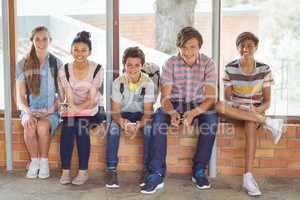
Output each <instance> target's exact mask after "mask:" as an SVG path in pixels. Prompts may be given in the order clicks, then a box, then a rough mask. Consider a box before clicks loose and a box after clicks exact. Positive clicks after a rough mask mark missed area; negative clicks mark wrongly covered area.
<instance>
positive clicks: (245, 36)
mask: <svg viewBox="0 0 300 200" xmlns="http://www.w3.org/2000/svg"><path fill="white" fill-rule="evenodd" d="M245 40H252V41H253V42H254V44H255V46H256V47H257V46H258V43H259V39H258V37H257V36H256V35H254V33H251V32H242V33H240V34H239V35H238V36H237V38H236V41H235V44H236V47H238V46H239V45H240V44H241V43H242V42H244V41H245Z"/></svg>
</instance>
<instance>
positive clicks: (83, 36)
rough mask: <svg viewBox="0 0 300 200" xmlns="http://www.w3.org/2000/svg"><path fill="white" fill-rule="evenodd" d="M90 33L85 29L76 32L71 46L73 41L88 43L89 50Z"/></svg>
mask: <svg viewBox="0 0 300 200" xmlns="http://www.w3.org/2000/svg"><path fill="white" fill-rule="evenodd" d="M90 38H91V34H90V33H89V32H87V31H81V32H79V33H77V34H76V37H75V38H74V39H73V42H72V45H71V46H73V45H74V44H75V43H79V42H82V43H85V44H86V45H88V47H89V50H90V51H91V50H92V41H91V39H90Z"/></svg>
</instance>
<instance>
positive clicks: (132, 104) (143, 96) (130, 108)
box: [111, 73, 155, 112]
mask: <svg viewBox="0 0 300 200" xmlns="http://www.w3.org/2000/svg"><path fill="white" fill-rule="evenodd" d="M121 83H123V85H124V89H123V94H121ZM111 98H112V100H113V101H114V102H116V103H119V104H121V112H144V103H154V101H155V95H154V84H153V82H152V80H151V79H150V78H149V77H148V76H147V75H146V74H144V73H142V74H141V78H140V80H139V82H138V83H137V87H136V89H135V91H130V90H129V85H128V82H127V80H126V77H125V75H124V74H123V75H121V76H119V77H118V78H117V79H116V80H114V82H113V86H112V96H111Z"/></svg>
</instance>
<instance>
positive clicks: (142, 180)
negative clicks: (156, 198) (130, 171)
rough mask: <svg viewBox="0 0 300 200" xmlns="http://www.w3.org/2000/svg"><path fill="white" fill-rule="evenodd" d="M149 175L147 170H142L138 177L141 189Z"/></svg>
mask: <svg viewBox="0 0 300 200" xmlns="http://www.w3.org/2000/svg"><path fill="white" fill-rule="evenodd" d="M149 175H150V173H149V170H148V169H147V168H144V169H143V171H142V174H141V177H140V187H143V186H144V185H145V184H146V182H147V177H148V176H149Z"/></svg>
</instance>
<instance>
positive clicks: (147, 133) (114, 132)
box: [106, 112, 151, 169]
mask: <svg viewBox="0 0 300 200" xmlns="http://www.w3.org/2000/svg"><path fill="white" fill-rule="evenodd" d="M143 115H144V114H143V113H141V112H135V113H130V112H123V113H121V116H122V117H123V118H126V119H128V120H129V121H130V122H136V121H139V120H141V119H142V117H143ZM121 131H122V130H121V127H120V125H119V124H117V123H116V122H114V121H112V122H111V123H110V125H109V128H108V131H107V144H106V160H107V168H108V169H116V168H117V165H118V161H119V159H118V150H119V143H120V134H121ZM141 134H142V137H143V143H144V167H145V168H147V167H148V165H149V161H150V154H149V147H150V139H151V124H150V123H149V124H148V123H147V124H146V125H145V126H144V127H143V129H142V130H141Z"/></svg>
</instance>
